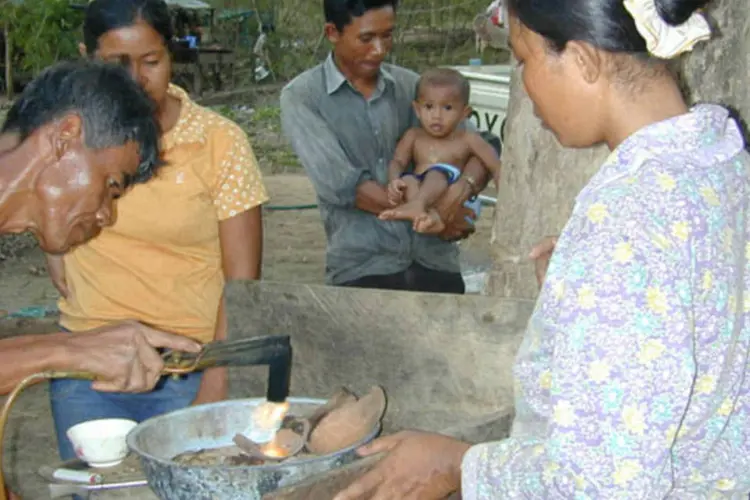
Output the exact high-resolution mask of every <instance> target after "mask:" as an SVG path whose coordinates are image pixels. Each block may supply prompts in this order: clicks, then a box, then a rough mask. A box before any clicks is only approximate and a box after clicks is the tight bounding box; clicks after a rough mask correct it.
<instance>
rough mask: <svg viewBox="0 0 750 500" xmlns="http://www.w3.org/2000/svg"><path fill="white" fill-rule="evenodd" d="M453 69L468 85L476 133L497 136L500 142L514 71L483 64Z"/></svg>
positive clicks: (454, 67)
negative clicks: (467, 81) (469, 84)
mask: <svg viewBox="0 0 750 500" xmlns="http://www.w3.org/2000/svg"><path fill="white" fill-rule="evenodd" d="M453 69H456V70H458V71H460V72H461V74H463V75H464V76H465V77H466V78H467V79H468V80H469V82H470V83H471V96H470V98H469V105H470V106H471V107H472V109H473V111H472V113H471V119H472V120H473V121H474V123H475V124H476V126H477V128H478V129H479V131H480V132H485V131H486V132H489V133H491V134H493V135H496V136H498V137H499V138H500V140H501V141H502V136H503V134H502V132H503V130H502V127H503V123H504V122H505V115H506V113H507V110H508V99H509V98H510V76H511V74H512V72H513V68H512V67H511V66H510V65H507V64H485V65H478V66H453Z"/></svg>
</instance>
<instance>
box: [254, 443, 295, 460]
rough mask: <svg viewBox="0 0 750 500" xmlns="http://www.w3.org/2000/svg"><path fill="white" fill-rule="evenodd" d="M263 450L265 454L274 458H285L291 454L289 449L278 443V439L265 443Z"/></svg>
mask: <svg viewBox="0 0 750 500" xmlns="http://www.w3.org/2000/svg"><path fill="white" fill-rule="evenodd" d="M261 450H262V451H263V454H264V455H266V456H269V457H274V458H285V457H287V456H288V455H289V450H287V449H286V448H284V447H283V446H279V445H278V444H277V443H276V439H274V440H273V441H271V442H270V443H267V444H265V445H263V447H262V448H261Z"/></svg>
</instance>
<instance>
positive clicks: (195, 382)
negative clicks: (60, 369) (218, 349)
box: [50, 372, 203, 460]
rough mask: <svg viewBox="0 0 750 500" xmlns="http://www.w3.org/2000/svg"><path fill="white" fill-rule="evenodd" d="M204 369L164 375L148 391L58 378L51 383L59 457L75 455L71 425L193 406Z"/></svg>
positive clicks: (138, 419)
mask: <svg viewBox="0 0 750 500" xmlns="http://www.w3.org/2000/svg"><path fill="white" fill-rule="evenodd" d="M202 375H203V374H202V372H198V373H191V374H188V375H184V376H182V377H181V378H179V379H177V380H175V379H172V378H171V377H163V378H162V379H161V380H160V381H159V383H158V384H157V385H156V387H155V388H154V390H152V391H151V392H147V393H140V394H129V393H110V392H99V391H95V390H93V389H92V388H91V382H90V381H88V380H75V379H56V380H52V381H51V382H50V403H51V406H52V418H53V419H54V422H55V432H56V434H57V443H58V450H59V452H60V458H61V459H63V460H70V459H73V458H75V451H74V450H73V445H72V444H71V443H70V441H69V440H68V437H67V436H66V435H65V432H66V431H67V430H68V429H69V428H70V427H72V426H74V425H76V424H79V423H81V422H85V421H87V420H94V419H99V418H129V419H131V420H135V421H136V422H139V423H140V422H142V421H144V420H147V419H149V418H151V417H155V416H157V415H162V414H164V413H168V412H171V411H174V410H179V409H182V408H186V407H188V406H190V404H191V403H192V402H193V400H194V399H195V396H196V395H197V394H198V389H199V387H200V383H201V379H202Z"/></svg>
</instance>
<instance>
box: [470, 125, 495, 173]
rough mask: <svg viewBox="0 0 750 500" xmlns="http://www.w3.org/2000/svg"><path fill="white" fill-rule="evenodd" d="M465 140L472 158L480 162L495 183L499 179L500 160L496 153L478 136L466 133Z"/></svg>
mask: <svg viewBox="0 0 750 500" xmlns="http://www.w3.org/2000/svg"><path fill="white" fill-rule="evenodd" d="M466 138H467V139H468V142H469V147H470V148H471V152H472V154H473V155H474V157H476V158H478V159H479V161H481V162H482V164H483V165H484V167H485V169H487V170H489V171H490V172H491V173H492V177H494V179H495V181H496V182H497V180H498V179H499V178H500V168H501V167H502V165H501V164H500V158H499V157H498V156H497V151H495V148H493V147H492V145H491V144H490V143H489V142H487V141H485V140H484V138H482V136H481V135H479V134H474V133H467V134H466Z"/></svg>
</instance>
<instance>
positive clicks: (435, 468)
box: [334, 431, 471, 500]
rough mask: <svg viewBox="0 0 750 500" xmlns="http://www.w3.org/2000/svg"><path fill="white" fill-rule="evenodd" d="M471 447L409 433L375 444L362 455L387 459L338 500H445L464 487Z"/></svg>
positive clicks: (433, 435)
mask: <svg viewBox="0 0 750 500" xmlns="http://www.w3.org/2000/svg"><path fill="white" fill-rule="evenodd" d="M470 446H471V445H469V444H467V443H464V442H461V441H458V440H456V439H453V438H449V437H446V436H442V435H440V434H428V433H424V432H417V431H408V432H400V433H398V434H394V435H392V436H386V437H383V438H380V439H377V440H375V441H373V442H372V443H371V444H370V445H369V446H365V447H363V448H362V449H360V450H359V453H360V455H364V456H367V455H374V454H376V453H380V452H387V455H386V456H385V457H384V458H383V459H382V460H381V461H380V462H378V464H377V465H376V466H375V467H374V468H373V469H372V470H371V471H369V472H368V473H367V474H365V475H364V476H362V477H361V478H360V479H359V480H357V481H355V482H354V483H352V484H351V485H350V486H349V487H348V488H346V489H345V490H344V491H342V492H340V493H339V494H338V495H336V497H334V500H356V499H372V500H391V499H399V500H410V499H413V500H417V499H419V500H430V499H435V500H437V499H442V498H445V497H447V496H448V495H450V494H451V493H454V492H456V491H458V490H459V489H460V487H461V461H462V460H463V456H464V454H465V453H466V451H467V450H468V449H469V448H470Z"/></svg>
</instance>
